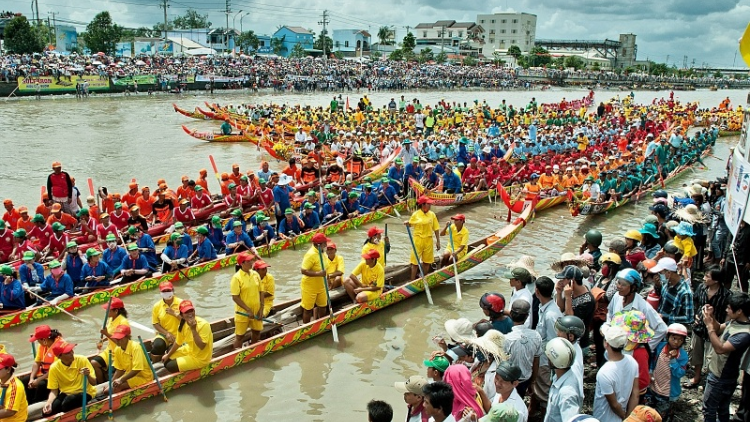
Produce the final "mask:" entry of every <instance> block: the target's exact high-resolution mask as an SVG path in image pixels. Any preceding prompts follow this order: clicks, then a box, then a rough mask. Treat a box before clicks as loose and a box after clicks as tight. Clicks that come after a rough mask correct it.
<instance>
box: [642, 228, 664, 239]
mask: <svg viewBox="0 0 750 422" xmlns="http://www.w3.org/2000/svg"><path fill="white" fill-rule="evenodd" d="M639 232H641V234H648V235H651V237H653V238H654V239H658V238H659V237H661V235H660V234H659V232H657V231H656V225H655V224H644V225H643V228H641V229H640V230H639Z"/></svg>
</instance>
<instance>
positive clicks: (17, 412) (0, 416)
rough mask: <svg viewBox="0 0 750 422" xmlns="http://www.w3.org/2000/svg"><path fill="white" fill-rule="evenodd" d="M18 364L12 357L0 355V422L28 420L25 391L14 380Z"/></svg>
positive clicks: (18, 380)
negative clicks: (0, 390)
mask: <svg viewBox="0 0 750 422" xmlns="http://www.w3.org/2000/svg"><path fill="white" fill-rule="evenodd" d="M17 367H18V364H17V363H16V359H15V358H13V356H12V355H9V354H7V353H5V348H4V347H3V353H0V385H2V393H0V421H2V422H26V419H27V418H28V408H29V403H28V402H27V401H26V390H25V389H24V388H23V382H21V380H20V379H18V378H16V376H15V372H16V368H17Z"/></svg>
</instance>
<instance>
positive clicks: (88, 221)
mask: <svg viewBox="0 0 750 422" xmlns="http://www.w3.org/2000/svg"><path fill="white" fill-rule="evenodd" d="M78 218H80V219H81V232H80V236H78V238H77V239H76V243H78V244H79V245H86V244H89V243H93V242H96V236H97V234H96V229H97V227H98V226H99V224H98V223H97V222H96V220H94V219H93V218H92V217H91V215H90V214H89V210H88V208H81V210H80V211H78ZM71 234H72V233H71Z"/></svg>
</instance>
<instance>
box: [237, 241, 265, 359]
mask: <svg viewBox="0 0 750 422" xmlns="http://www.w3.org/2000/svg"><path fill="white" fill-rule="evenodd" d="M254 259H255V258H254V257H252V256H250V255H249V254H246V253H242V254H240V256H239V257H237V264H238V265H239V266H240V269H239V270H238V271H237V272H236V273H235V274H234V275H233V276H232V280H231V281H230V285H229V286H230V287H229V290H230V292H231V294H232V301H234V348H235V349H239V348H240V347H242V342H243V339H244V338H245V334H246V333H247V329H248V327H250V342H251V343H256V342H258V341H260V332H261V331H263V293H262V291H261V289H260V277H259V276H258V273H256V272H255V271H254V270H253V261H254Z"/></svg>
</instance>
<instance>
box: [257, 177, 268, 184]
mask: <svg viewBox="0 0 750 422" xmlns="http://www.w3.org/2000/svg"><path fill="white" fill-rule="evenodd" d="M258 183H260V184H261V185H265V184H266V179H264V178H262V177H261V178H260V179H258Z"/></svg>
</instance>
